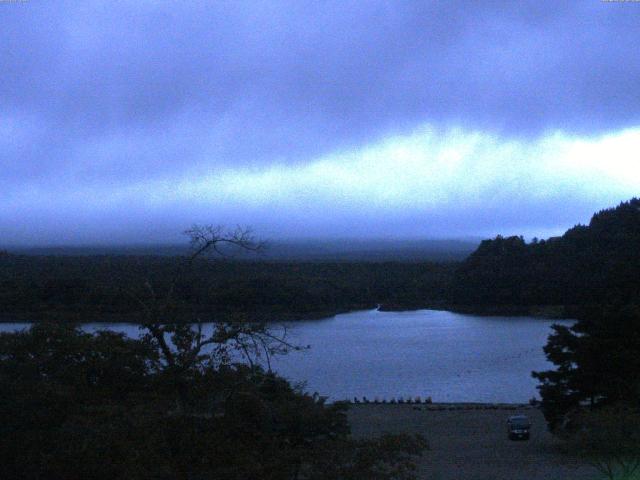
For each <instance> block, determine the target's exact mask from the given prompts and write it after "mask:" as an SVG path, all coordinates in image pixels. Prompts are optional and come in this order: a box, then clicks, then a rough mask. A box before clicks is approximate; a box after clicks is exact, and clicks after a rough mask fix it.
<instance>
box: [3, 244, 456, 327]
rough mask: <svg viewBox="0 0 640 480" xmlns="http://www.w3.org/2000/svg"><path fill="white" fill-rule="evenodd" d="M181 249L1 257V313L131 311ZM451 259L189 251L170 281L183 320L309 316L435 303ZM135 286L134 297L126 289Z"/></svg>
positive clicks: (160, 281)
mask: <svg viewBox="0 0 640 480" xmlns="http://www.w3.org/2000/svg"><path fill="white" fill-rule="evenodd" d="M181 261H182V260H181V259H180V258H179V257H160V256H158V257H154V256H145V257H140V256H93V257H91V256H76V257H73V256H65V257H56V256H23V255H7V256H5V257H0V319H1V318H2V317H4V318H7V319H21V318H23V319H28V320H41V319H46V318H49V319H63V320H64V319H66V320H75V321H78V322H85V321H95V320H101V319H102V320H105V319H106V320H113V321H121V320H125V321H126V320H132V319H134V316H135V315H136V314H137V312H138V310H139V308H140V305H139V302H138V300H136V298H142V299H146V300H148V299H150V298H151V293H150V292H149V291H148V290H147V289H146V288H145V286H144V279H146V278H148V277H150V276H151V277H153V279H154V285H155V286H156V288H157V289H158V290H160V291H164V290H166V289H167V288H169V285H170V284H171V282H172V281H173V278H174V275H175V271H176V268H178V266H179V265H180V262H181ZM454 265H455V264H438V263H400V262H389V263H365V262H360V263H346V262H340V263H311V262H308V263H284V262H264V261H235V260H234V259H232V258H231V259H216V260H213V259H203V258H198V259H196V260H194V262H193V265H192V267H191V268H190V269H189V271H187V272H185V274H184V275H183V276H182V277H181V278H180V279H179V281H178V282H176V283H175V285H174V288H175V291H174V294H173V299H172V304H173V308H174V313H175V314H176V315H177V316H178V317H181V318H182V319H184V320H186V321H188V320H190V319H193V317H194V316H198V317H200V318H201V319H203V320H216V319H225V318H233V317H237V316H238V315H243V316H245V317H248V318H252V319H255V320H284V319H292V320H295V319H300V318H313V317H322V316H327V315H332V314H335V313H338V312H343V311H348V310H356V309H366V308H374V307H375V306H376V305H377V304H385V305H390V306H392V307H394V308H419V307H425V306H428V305H430V304H434V303H442V302H443V301H444V299H445V298H446V290H447V288H448V283H449V281H450V279H451V276H452V273H453V269H454ZM131 292H134V293H135V297H133V296H132V295H131Z"/></svg>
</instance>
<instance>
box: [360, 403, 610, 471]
mask: <svg viewBox="0 0 640 480" xmlns="http://www.w3.org/2000/svg"><path fill="white" fill-rule="evenodd" d="M519 413H523V414H525V415H527V416H528V417H529V418H530V419H531V421H532V423H533V426H532V429H531V439H530V440H528V441H511V440H509V439H508V438H507V424H506V420H507V417H509V416H510V415H515V414H519ZM348 415H349V421H350V424H351V428H352V433H353V435H354V436H355V437H368V436H374V435H379V434H381V433H384V432H389V433H420V434H422V435H423V436H424V437H425V438H426V439H427V440H428V442H429V444H430V447H431V449H430V451H427V452H425V453H424V455H423V456H422V458H421V459H420V460H419V462H418V473H419V475H418V478H420V479H425V480H426V479H429V480H503V479H504V480H537V479H540V480H543V479H544V480H599V479H601V476H600V475H599V473H598V472H597V471H596V470H595V469H594V468H593V467H591V466H589V465H586V464H584V463H581V462H579V461H578V460H577V459H575V458H572V457H569V456H568V455H566V454H564V453H562V451H561V449H560V443H559V442H558V441H557V440H556V439H554V438H553V436H552V435H551V434H550V433H549V432H548V431H547V428H546V423H545V421H544V417H543V416H542V413H541V412H540V410H538V409H537V408H532V407H530V406H528V405H510V404H500V405H493V404H471V403H467V404H450V403H448V404H430V405H425V404H423V405H410V404H400V405H399V404H371V403H369V404H353V405H350V408H349V414H348Z"/></svg>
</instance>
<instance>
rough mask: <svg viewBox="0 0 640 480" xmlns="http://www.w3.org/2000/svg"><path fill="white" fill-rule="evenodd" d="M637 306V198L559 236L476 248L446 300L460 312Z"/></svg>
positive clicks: (639, 274)
mask: <svg viewBox="0 0 640 480" xmlns="http://www.w3.org/2000/svg"><path fill="white" fill-rule="evenodd" d="M639 299H640V199H637V198H634V199H632V200H630V201H628V202H624V203H621V204H620V205H619V206H617V207H616V208H611V209H606V210H602V211H600V212H598V213H596V214H595V215H593V217H592V219H591V221H590V223H589V225H587V226H583V225H577V226H575V227H573V228H571V229H569V230H568V231H567V232H566V233H565V234H564V235H563V236H561V237H554V238H550V239H548V240H539V241H538V240H535V239H534V240H533V241H532V242H530V243H526V242H525V241H524V239H523V238H522V237H507V238H504V237H501V236H498V237H497V238H495V239H494V240H485V241H483V242H482V243H481V244H480V246H479V247H478V249H477V250H476V251H475V252H474V253H473V254H471V255H470V256H469V258H468V259H467V260H465V261H464V262H463V263H462V264H461V265H460V266H459V268H458V269H457V271H456V273H455V276H454V280H453V283H452V289H451V301H452V303H454V304H457V305H463V306H464V305H466V306H471V305H473V306H479V307H482V306H486V307H489V306H492V307H500V306H502V307H506V306H542V305H557V306H564V307H572V306H583V305H591V304H600V305H602V304H629V303H638V301H639Z"/></svg>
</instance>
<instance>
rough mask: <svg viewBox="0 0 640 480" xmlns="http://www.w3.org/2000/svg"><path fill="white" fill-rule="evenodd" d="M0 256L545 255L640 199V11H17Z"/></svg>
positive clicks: (555, 6) (312, 5) (6, 85)
mask: <svg viewBox="0 0 640 480" xmlns="http://www.w3.org/2000/svg"><path fill="white" fill-rule="evenodd" d="M0 22H1V23H0V25H1V28H0V74H1V77H0V243H1V244H16V243H19V244H82V243H111V242H116V243H127V242H155V241H158V242H165V241H172V240H176V239H180V235H179V233H180V232H181V231H182V230H184V229H185V228H187V227H188V226H190V225H191V224H193V223H213V224H227V225H236V224H242V225H252V226H253V228H254V230H255V231H256V233H257V234H258V235H259V236H263V237H268V238H274V237H313V236H319V237H352V236H356V237H387V238H397V237H411V238H415V237H459V236H484V237H490V236H494V235H496V234H498V233H502V234H512V233H518V234H520V233H522V234H524V235H526V236H533V235H537V236H540V237H543V236H547V235H551V234H555V233H558V232H562V231H564V230H565V229H566V228H567V227H570V226H572V225H574V224H576V223H578V222H581V223H584V222H587V221H588V220H589V217H590V215H591V213H592V212H593V211H594V210H597V209H601V208H604V207H607V206H613V205H615V204H617V203H619V202H620V201H622V200H626V199H629V198H631V197H632V196H634V195H639V194H640V154H639V152H640V3H638V2H630V1H628V2H611V1H608V2H607V1H601V0H577V1H561V2H559V1H557V0H553V1H544V0H531V1H499V2H497V1H496V2H493V1H477V2H476V1H458V0H449V1H432V2H429V1H420V2H419V1H409V0H402V1H400V0H399V1H397V2H391V1H388V2H386V1H366V0H357V1H347V0H339V1H328V0H327V1H317V2H306V1H302V0H292V1H273V0H271V1H265V2H260V1H257V0H252V1H247V2H241V1H228V2H226V1H208V2H197V1H188V2H186V1H167V2H163V1H145V0H133V1H126V0H119V1H104V2H95V1H90V0H83V1H82V2H77V1H72V2H64V1H44V0H42V1H41V0H27V1H0Z"/></svg>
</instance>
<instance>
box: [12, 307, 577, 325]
mask: <svg viewBox="0 0 640 480" xmlns="http://www.w3.org/2000/svg"><path fill="white" fill-rule="evenodd" d="M575 309H576V307H575V306H572V307H569V306H563V305H532V306H521V305H456V304H448V303H441V302H427V303H424V304H419V305H415V304H414V305H403V304H393V303H381V304H377V305H371V306H365V305H354V308H340V309H335V310H325V311H316V312H307V313H299V314H298V313H296V312H278V314H269V315H268V316H264V317H263V318H251V315H247V314H246V313H245V315H247V317H248V321H251V322H264V323H270V324H277V323H281V322H287V323H296V322H308V321H315V320H324V319H328V318H333V317H335V316H337V315H343V314H348V313H355V312H364V311H378V312H415V311H419V310H434V311H445V312H451V313H459V314H465V315H475V316H479V317H533V318H540V319H544V320H568V319H572V318H573V317H574V316H575V315H574V313H575ZM239 315H243V314H242V313H239ZM222 316H223V317H224V316H227V319H229V318H232V317H233V316H234V315H233V314H230V313H229V312H225V313H223V314H222ZM136 317H137V315H135V314H96V313H85V312H77V311H69V312H55V313H51V312H37V313H24V312H21V313H8V314H7V313H5V314H0V324H7V323H25V324H26V323H40V322H47V321H49V322H64V323H77V324H88V323H105V324H129V325H141V324H142V323H143V322H139V321H136ZM275 317H277V318H275ZM216 321H225V319H222V320H221V319H220V318H218V319H214V315H209V316H207V317H205V316H203V317H201V320H200V322H197V321H192V320H190V319H188V318H187V317H186V315H185V316H184V317H183V318H181V319H179V320H178V321H177V323H215V322H216Z"/></svg>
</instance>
